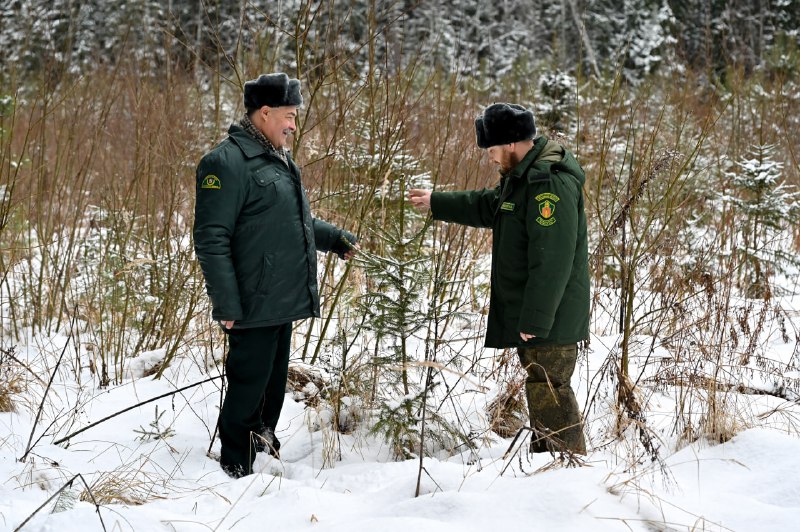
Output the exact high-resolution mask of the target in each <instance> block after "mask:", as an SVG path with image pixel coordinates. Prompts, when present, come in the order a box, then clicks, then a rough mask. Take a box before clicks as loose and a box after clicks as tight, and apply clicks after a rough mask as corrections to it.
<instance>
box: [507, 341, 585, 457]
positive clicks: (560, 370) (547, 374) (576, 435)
mask: <svg viewBox="0 0 800 532" xmlns="http://www.w3.org/2000/svg"><path fill="white" fill-rule="evenodd" d="M517 353H518V354H519V361H520V363H521V364H522V367H523V368H525V371H526V372H527V373H528V378H527V379H526V381H525V392H526V393H525V395H526V396H527V399H528V413H529V415H530V420H531V426H532V427H533V426H534V425H535V424H541V425H543V426H544V427H546V428H547V429H549V430H551V431H553V432H555V436H556V437H557V438H559V439H560V440H561V441H562V442H563V443H564V447H566V449H569V450H571V451H573V452H576V453H580V454H586V441H585V440H584V437H583V422H582V420H581V411H580V408H578V401H577V400H576V399H575V393H574V392H573V391H572V385H571V383H570V380H571V379H572V372H573V371H575V363H576V362H577V359H578V346H577V344H567V345H541V346H536V347H530V348H520V349H518V350H517ZM531 448H532V450H533V451H534V452H546V451H548V450H549V449H548V448H547V443H546V442H545V441H544V440H536V439H535V440H534V442H533V445H532V446H531Z"/></svg>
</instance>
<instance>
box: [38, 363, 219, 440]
mask: <svg viewBox="0 0 800 532" xmlns="http://www.w3.org/2000/svg"><path fill="white" fill-rule="evenodd" d="M221 378H222V375H217V376H216V377H209V378H208V379H206V380H204V381H200V382H195V383H194V384H189V385H187V386H184V387H183V388H178V389H177V390H173V391H171V392H167V393H162V394H161V395H159V396H157V397H152V398H150V399H148V400H147V401H142V402H141V403H136V404H135V405H133V406H129V407H128V408H125V409H123V410H120V411H119V412H115V413H113V414H111V415H110V416H106V417H104V418H103V419H101V420H99V421H95V422H94V423H91V424H89V425H86V426H85V427H83V428H82V429H80V430H76V431H75V432H73V433H71V434H68V435H66V436H64V437H63V438H61V439H60V440H56V441H54V442H53V445H59V444H62V443H64V442H66V441H69V439H70V438H72V437H73V436H77V435H78V434H80V433H81V432H84V431H87V430H89V429H90V428H92V427H96V426H97V425H99V424H100V423H104V422H106V421H108V420H109V419H112V418H115V417H117V416H118V415H120V414H124V413H125V412H128V411H129V410H133V409H134V408H138V407H140V406H143V405H146V404H147V403H152V402H153V401H158V400H159V399H163V398H164V397H169V396H171V395H175V394H176V393H180V392H182V391H184V390H188V389H190V388H194V387H196V386H200V385H201V384H206V383H207V382H211V381H215V380H217V379H221Z"/></svg>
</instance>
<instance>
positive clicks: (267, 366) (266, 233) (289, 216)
mask: <svg viewBox="0 0 800 532" xmlns="http://www.w3.org/2000/svg"><path fill="white" fill-rule="evenodd" d="M302 103H303V98H302V96H301V95H300V82H299V80H297V79H289V77H288V76H287V75H286V74H284V73H276V74H265V75H262V76H260V77H259V78H258V79H256V80H252V81H248V82H246V83H245V85H244V106H245V109H246V114H245V115H244V117H243V118H242V119H241V121H240V122H239V123H238V124H234V125H231V126H230V128H229V129H228V137H227V138H226V139H225V140H223V141H222V142H221V143H220V144H219V145H217V146H216V147H214V148H213V149H212V150H211V151H210V152H208V153H207V154H206V155H205V156H203V158H202V160H201V161H200V163H199V165H198V167H197V183H196V199H197V201H196V205H195V221H194V244H195V252H196V254H197V258H198V260H199V261H200V265H201V267H202V270H203V276H204V277H205V281H206V290H207V292H208V296H209V298H210V299H211V303H212V306H213V312H212V317H213V318H214V319H215V320H217V321H219V323H220V324H221V326H222V328H223V329H224V330H225V332H226V333H227V335H228V343H229V347H230V348H229V351H228V355H227V358H226V362H225V369H226V374H227V379H228V389H227V393H226V395H225V400H224V402H223V405H222V410H221V412H220V416H219V435H220V441H221V452H220V465H221V466H222V469H223V470H224V471H225V472H226V473H228V474H229V475H230V476H233V477H240V476H243V475H246V474H249V473H251V471H252V466H253V461H254V460H255V454H256V452H258V451H262V450H263V451H268V452H269V453H270V454H272V455H273V456H278V449H279V448H280V442H279V441H278V439H277V437H276V436H275V429H276V425H277V423H278V418H279V416H280V412H281V408H282V406H283V399H284V395H285V387H286V380H287V376H288V366H289V350H290V340H291V331H292V322H293V321H295V320H301V319H304V318H308V317H311V316H316V317H318V316H319V315H320V311H319V293H318V288H317V257H316V255H317V251H318V250H319V251H331V252H334V253H336V254H338V255H339V257H340V258H343V259H349V258H350V257H352V255H353V253H354V250H355V247H354V246H355V242H356V239H355V237H354V236H353V235H351V234H350V233H348V232H346V231H343V230H341V229H338V228H336V227H334V226H333V225H331V224H328V223H326V222H323V221H322V220H318V219H316V218H313V217H312V216H311V211H310V208H309V203H308V198H307V197H306V193H305V190H304V188H303V184H302V182H301V181H300V170H299V169H298V167H297V165H295V163H294V161H293V160H292V157H291V154H290V153H289V152H288V151H287V150H286V145H287V142H288V138H289V135H291V133H292V132H294V130H295V119H296V118H297V110H298V107H300V106H301V105H302Z"/></svg>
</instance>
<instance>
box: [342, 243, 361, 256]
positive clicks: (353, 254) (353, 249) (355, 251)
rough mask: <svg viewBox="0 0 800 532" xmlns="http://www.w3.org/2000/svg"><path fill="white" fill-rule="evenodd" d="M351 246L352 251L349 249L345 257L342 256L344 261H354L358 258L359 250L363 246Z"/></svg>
mask: <svg viewBox="0 0 800 532" xmlns="http://www.w3.org/2000/svg"><path fill="white" fill-rule="evenodd" d="M351 246H352V247H351V248H350V249H348V250H347V251H346V252H345V254H344V255H342V260H350V259H352V258H353V257H355V256H356V253H358V250H359V249H361V246H359V245H358V244H351Z"/></svg>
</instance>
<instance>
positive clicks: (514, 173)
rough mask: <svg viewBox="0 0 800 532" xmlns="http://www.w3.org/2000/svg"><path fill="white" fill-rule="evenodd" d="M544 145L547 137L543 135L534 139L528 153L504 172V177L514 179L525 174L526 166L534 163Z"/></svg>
mask: <svg viewBox="0 0 800 532" xmlns="http://www.w3.org/2000/svg"><path fill="white" fill-rule="evenodd" d="M545 146H547V137H545V136H544V135H542V136H540V137H539V138H537V139H536V140H534V141H533V147H532V148H531V149H530V150H528V153H526V154H525V157H523V158H522V160H521V161H520V162H519V164H517V166H515V167H514V168H512V169H511V171H509V172H508V173H507V174H506V177H508V178H511V179H514V178H517V177H520V176H523V175H525V172H527V171H528V168H529V167H530V166H531V165H532V164H533V163H535V162H536V159H538V158H539V156H540V155H541V154H542V150H544V147H545Z"/></svg>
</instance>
